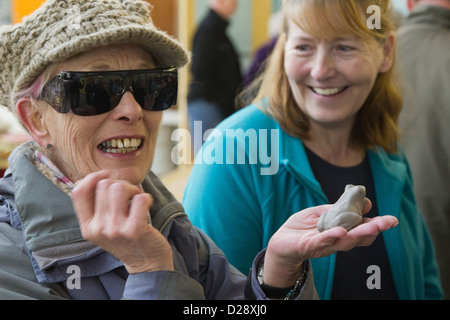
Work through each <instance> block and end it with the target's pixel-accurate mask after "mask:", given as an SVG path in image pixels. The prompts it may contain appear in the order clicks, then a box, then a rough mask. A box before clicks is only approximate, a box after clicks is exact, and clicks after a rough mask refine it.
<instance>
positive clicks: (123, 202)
mask: <svg viewBox="0 0 450 320" xmlns="http://www.w3.org/2000/svg"><path fill="white" fill-rule="evenodd" d="M141 193H143V191H142V190H141V189H140V188H139V187H138V186H136V185H132V184H130V183H128V182H126V181H114V182H113V183H112V184H111V185H110V187H109V190H108V201H109V207H110V210H111V213H112V214H113V215H116V216H122V217H125V218H126V217H128V216H129V210H130V204H131V202H132V199H133V197H134V196H136V195H138V194H141Z"/></svg>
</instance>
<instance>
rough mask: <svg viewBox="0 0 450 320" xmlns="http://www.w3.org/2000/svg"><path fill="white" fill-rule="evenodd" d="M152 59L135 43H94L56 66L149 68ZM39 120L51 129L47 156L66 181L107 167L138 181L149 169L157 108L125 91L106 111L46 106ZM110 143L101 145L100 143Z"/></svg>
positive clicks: (159, 114)
mask: <svg viewBox="0 0 450 320" xmlns="http://www.w3.org/2000/svg"><path fill="white" fill-rule="evenodd" d="M155 67H156V66H155V63H154V59H153V57H152V56H151V54H150V53H148V52H147V51H145V50H143V49H141V48H139V47H136V46H110V47H104V48H97V49H94V50H91V51H89V52H86V53H83V54H81V55H78V56H76V57H74V58H71V59H69V60H67V61H65V62H64V63H62V65H61V66H60V68H59V70H58V72H59V71H62V70H66V71H112V70H136V69H151V68H155ZM45 110H46V112H45V115H44V121H45V122H46V125H47V127H48V130H49V132H50V135H51V141H52V144H53V146H54V150H53V151H52V153H51V156H52V159H53V161H54V162H55V164H56V165H57V166H58V168H59V169H60V170H61V171H62V172H63V173H65V174H66V175H67V176H68V178H69V179H71V180H72V181H74V182H75V181H78V180H79V179H81V178H83V177H85V176H86V175H87V174H89V173H92V172H95V171H99V170H110V171H111V172H112V177H113V178H117V179H124V180H128V181H130V182H131V183H134V184H139V183H141V182H142V180H143V178H144V177H145V175H146V174H147V173H148V171H149V170H150V167H151V165H152V160H153V155H154V154H153V153H154V150H155V144H156V138H157V133H158V129H159V125H160V122H161V117H162V112H161V111H159V112H157V111H145V110H142V108H141V107H140V105H139V104H138V103H137V102H136V100H135V99H134V97H133V95H132V93H131V92H126V93H125V94H124V95H123V97H122V99H121V101H120V103H119V105H118V106H117V107H116V108H115V109H113V110H111V111H110V112H108V113H105V114H100V115H95V116H83V117H82V116H77V115H74V114H73V113H72V112H71V111H69V113H67V114H60V113H57V112H56V111H54V110H53V109H52V108H51V107H50V106H48V108H46V109H45ZM108 145H109V146H112V147H105V146H108Z"/></svg>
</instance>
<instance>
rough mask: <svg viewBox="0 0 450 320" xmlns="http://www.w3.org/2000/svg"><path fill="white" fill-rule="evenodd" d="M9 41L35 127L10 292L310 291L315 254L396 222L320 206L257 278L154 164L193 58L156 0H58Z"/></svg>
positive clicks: (2, 284)
mask: <svg viewBox="0 0 450 320" xmlns="http://www.w3.org/2000/svg"><path fill="white" fill-rule="evenodd" d="M72 13H76V15H75V16H73V15H71V14H72ZM0 41H1V46H0V60H1V62H2V66H3V67H2V70H1V74H0V75H1V78H0V79H1V81H0V88H1V93H2V96H1V102H2V103H4V104H6V105H8V106H10V107H11V109H14V110H15V112H16V114H17V116H18V117H19V119H20V120H21V122H22V123H23V125H24V126H25V127H26V128H27V130H28V131H29V133H30V135H31V137H32V138H33V140H32V141H31V142H28V143H26V144H24V145H22V146H20V147H19V148H17V149H16V150H15V151H14V152H13V154H12V155H11V157H10V159H9V161H10V168H9V169H8V171H7V172H6V174H5V177H4V178H3V179H2V180H0V298H2V299H6V298H7V299H14V298H20V299H23V298H38V299H57V298H65V299H121V298H127V299H204V298H206V299H232V298H243V297H244V290H245V292H246V293H247V295H246V297H248V298H256V299H267V298H274V297H275V298H280V297H281V298H283V297H287V298H290V299H310V298H314V297H316V295H315V289H314V285H313V280H312V272H311V269H310V267H309V260H308V259H309V258H313V257H317V256H323V255H327V254H330V253H333V252H335V251H336V250H342V249H347V248H351V247H354V246H357V245H368V244H370V243H371V242H372V241H373V240H374V238H375V237H376V236H377V235H378V234H379V233H380V232H381V231H385V230H387V229H389V228H391V227H393V226H395V225H396V223H397V220H396V219H395V218H394V217H384V218H380V219H373V220H368V221H367V223H364V224H363V225H362V226H360V227H359V228H356V229H355V230H354V231H353V232H350V233H347V232H346V231H345V230H344V229H342V228H334V229H332V230H329V231H328V232H323V233H320V234H319V233H318V232H317V231H314V229H315V224H316V223H317V220H318V219H319V216H320V214H321V213H322V212H324V211H327V210H328V207H327V206H325V207H318V208H309V209H307V210H304V211H302V212H299V213H298V214H297V215H295V216H294V217H293V219H292V220H291V221H290V222H287V223H286V225H285V226H284V227H282V228H281V229H280V231H279V232H278V233H277V236H276V237H274V239H273V241H272V242H271V244H270V245H269V246H268V247H267V249H266V250H262V251H261V252H260V253H259V254H258V256H257V257H256V258H255V266H254V268H256V269H258V270H260V269H261V268H260V267H261V266H262V265H264V272H263V273H258V274H257V273H256V272H254V273H252V277H250V278H249V281H247V279H246V277H245V276H244V275H242V274H241V273H240V272H238V271H237V270H235V269H234V268H233V267H231V266H230V265H229V264H228V262H227V260H226V258H225V257H224V255H223V254H222V253H221V251H220V250H219V249H218V248H217V247H216V246H215V244H214V243H213V242H212V241H211V240H210V239H209V238H208V237H207V236H206V235H205V234H204V233H202V232H201V231H200V230H199V229H197V228H195V227H193V226H192V225H191V223H190V222H189V220H188V219H187V217H186V215H185V213H184V210H183V208H182V206H181V205H180V204H179V203H178V202H176V201H175V199H174V198H173V196H171V195H170V193H169V192H168V191H167V190H166V189H165V188H164V186H163V185H162V184H161V182H160V181H159V180H158V179H157V178H156V177H155V176H154V175H153V174H152V173H151V172H150V168H151V164H152V159H153V156H154V150H155V141H156V136H157V132H158V127H159V124H160V121H161V115H162V111H163V110H165V109H167V108H169V107H170V106H172V105H173V104H174V103H175V99H176V94H177V71H176V68H179V67H182V66H183V65H185V64H186V63H187V62H188V60H189V56H188V53H187V52H186V51H185V50H184V49H183V48H182V47H181V46H180V45H179V44H178V43H177V42H176V41H175V40H174V39H172V38H171V37H169V36H168V35H167V34H165V33H163V32H161V31H159V30H157V29H156V28H155V27H154V25H153V24H152V21H151V19H150V16H149V10H148V4H147V3H145V2H143V1H136V0H120V1H119V0H96V1H84V0H49V1H47V2H46V3H44V4H43V6H42V7H41V8H39V9H38V10H37V11H36V12H34V13H33V14H32V15H31V16H30V17H27V18H25V19H24V20H23V22H22V23H20V24H17V25H14V26H4V27H2V28H1V29H0ZM369 206H370V202H367V205H366V211H367V209H368V208H369ZM258 276H259V278H258ZM268 292H269V293H270V294H267V293H268Z"/></svg>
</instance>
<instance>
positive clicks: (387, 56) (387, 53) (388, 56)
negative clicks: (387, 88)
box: [380, 32, 395, 73]
mask: <svg viewBox="0 0 450 320" xmlns="http://www.w3.org/2000/svg"><path fill="white" fill-rule="evenodd" d="M383 54H384V58H383V62H382V64H381V67H380V72H381V73H384V72H388V71H389V70H391V68H392V65H393V63H394V57H395V34H394V32H390V33H389V35H388V37H387V39H386V43H385V44H384V46H383Z"/></svg>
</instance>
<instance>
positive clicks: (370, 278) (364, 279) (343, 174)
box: [305, 147, 398, 300]
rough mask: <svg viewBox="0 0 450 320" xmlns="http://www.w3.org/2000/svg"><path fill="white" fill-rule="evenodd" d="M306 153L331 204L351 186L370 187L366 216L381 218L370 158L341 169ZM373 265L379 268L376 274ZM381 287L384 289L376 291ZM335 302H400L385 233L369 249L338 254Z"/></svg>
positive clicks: (335, 275) (307, 151) (334, 287)
mask: <svg viewBox="0 0 450 320" xmlns="http://www.w3.org/2000/svg"><path fill="white" fill-rule="evenodd" d="M305 150H306V154H307V156H308V159H309V162H310V164H311V168H312V170H313V172H314V175H315V177H316V179H317V181H318V182H319V183H320V185H321V186H322V190H323V191H324V193H325V195H326V196H327V198H328V200H329V201H330V203H335V202H336V201H337V200H338V199H339V197H340V196H341V195H342V193H343V192H344V189H345V186H346V185H347V184H353V185H363V186H365V187H366V197H367V198H369V199H370V201H372V209H371V210H370V212H369V213H367V214H366V215H365V217H375V216H377V215H378V208H377V201H376V196H375V187H374V182H373V177H372V171H371V168H370V162H369V158H368V157H367V156H366V157H365V159H364V161H363V162H362V163H360V164H359V165H357V166H354V167H338V166H335V165H332V164H330V163H328V162H326V161H325V160H323V159H321V158H320V157H319V156H317V155H316V154H314V153H313V152H312V151H311V150H309V149H308V148H306V147H305ZM370 266H376V267H378V268H377V269H376V270H375V271H374V270H373V269H371V268H369V267H370ZM378 275H379V276H378ZM368 284H369V286H368ZM378 284H379V287H380V289H377V288H373V286H374V285H378ZM369 287H372V288H373V289H369ZM331 299H380V300H381V299H386V300H393V299H398V297H397V291H396V289H395V285H394V280H393V278H392V273H391V268H390V266H389V260H388V256H387V252H386V247H385V245H384V240H383V235H382V234H380V235H379V236H378V237H377V238H376V240H375V241H374V242H373V244H372V245H370V246H368V247H356V248H354V249H352V250H350V251H347V252H338V253H337V256H336V266H335V271H334V281H333V290H332V294H331Z"/></svg>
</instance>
